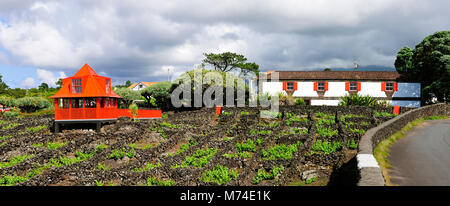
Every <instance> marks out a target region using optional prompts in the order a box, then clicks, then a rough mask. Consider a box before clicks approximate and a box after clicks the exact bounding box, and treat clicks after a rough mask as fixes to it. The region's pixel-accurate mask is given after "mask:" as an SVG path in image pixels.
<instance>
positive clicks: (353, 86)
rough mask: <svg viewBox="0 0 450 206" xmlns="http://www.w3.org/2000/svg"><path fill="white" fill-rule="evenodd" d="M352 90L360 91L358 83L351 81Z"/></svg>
mask: <svg viewBox="0 0 450 206" xmlns="http://www.w3.org/2000/svg"><path fill="white" fill-rule="evenodd" d="M350 91H358V83H357V82H350Z"/></svg>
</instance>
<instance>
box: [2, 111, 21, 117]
mask: <svg viewBox="0 0 450 206" xmlns="http://www.w3.org/2000/svg"><path fill="white" fill-rule="evenodd" d="M3 116H4V117H6V118H12V117H18V116H19V112H13V111H9V112H5V113H4V114H3Z"/></svg>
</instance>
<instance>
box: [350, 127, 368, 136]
mask: <svg viewBox="0 0 450 206" xmlns="http://www.w3.org/2000/svg"><path fill="white" fill-rule="evenodd" d="M350 132H353V133H356V134H361V135H363V134H364V133H365V132H366V131H365V130H363V129H353V128H350Z"/></svg>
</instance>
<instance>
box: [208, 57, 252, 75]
mask: <svg viewBox="0 0 450 206" xmlns="http://www.w3.org/2000/svg"><path fill="white" fill-rule="evenodd" d="M203 55H205V59H203V63H205V64H209V65H212V66H213V67H214V70H217V71H222V72H229V71H233V70H237V69H240V72H241V73H242V74H243V75H246V74H247V73H249V72H255V73H258V72H259V66H258V65H257V64H256V63H250V62H246V61H247V58H245V57H244V55H241V54H236V53H232V52H224V53H220V54H214V53H204V54H203Z"/></svg>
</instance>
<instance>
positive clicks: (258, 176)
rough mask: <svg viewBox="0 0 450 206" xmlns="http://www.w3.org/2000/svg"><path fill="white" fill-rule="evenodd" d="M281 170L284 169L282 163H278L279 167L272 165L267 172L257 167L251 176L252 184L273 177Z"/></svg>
mask: <svg viewBox="0 0 450 206" xmlns="http://www.w3.org/2000/svg"><path fill="white" fill-rule="evenodd" d="M282 170H284V167H283V165H280V166H279V167H274V168H273V169H272V172H270V173H267V172H266V171H264V170H262V169H259V170H258V173H257V174H256V176H255V177H254V178H253V184H258V183H259V182H261V180H269V179H274V178H275V177H276V176H277V175H278V173H280V172H281V171H282Z"/></svg>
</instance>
